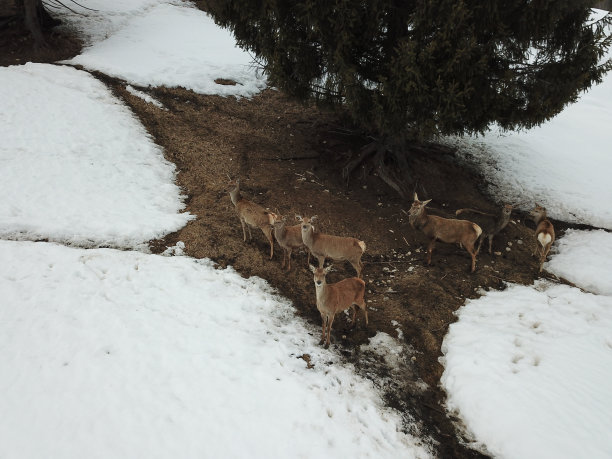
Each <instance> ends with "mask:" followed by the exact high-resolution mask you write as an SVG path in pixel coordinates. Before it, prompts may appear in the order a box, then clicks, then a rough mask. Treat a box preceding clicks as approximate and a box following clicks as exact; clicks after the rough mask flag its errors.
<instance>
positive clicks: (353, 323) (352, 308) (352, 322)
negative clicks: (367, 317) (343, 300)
mask: <svg viewBox="0 0 612 459" xmlns="http://www.w3.org/2000/svg"><path fill="white" fill-rule="evenodd" d="M351 310H352V311H353V318H352V319H351V326H350V327H349V330H350V329H352V328H353V327H354V326H355V317H356V316H357V308H356V307H355V303H353V304H351Z"/></svg>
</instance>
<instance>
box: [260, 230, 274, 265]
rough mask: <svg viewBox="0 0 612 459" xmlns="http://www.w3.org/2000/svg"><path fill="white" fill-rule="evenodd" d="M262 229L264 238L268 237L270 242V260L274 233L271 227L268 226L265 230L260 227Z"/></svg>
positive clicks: (272, 252)
mask: <svg viewBox="0 0 612 459" xmlns="http://www.w3.org/2000/svg"><path fill="white" fill-rule="evenodd" d="M262 231H263V233H264V234H265V236H266V238H267V239H268V242H270V260H271V259H272V257H273V256H274V235H273V234H272V227H270V228H268V229H267V230H264V229H263V228H262Z"/></svg>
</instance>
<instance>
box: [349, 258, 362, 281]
mask: <svg viewBox="0 0 612 459" xmlns="http://www.w3.org/2000/svg"><path fill="white" fill-rule="evenodd" d="M350 263H351V265H352V266H353V268H355V271H357V277H359V278H360V279H361V270H362V267H361V261H360V260H357V262H356V263H353V262H352V261H351V262H350Z"/></svg>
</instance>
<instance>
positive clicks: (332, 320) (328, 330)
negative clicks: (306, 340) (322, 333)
mask: <svg viewBox="0 0 612 459" xmlns="http://www.w3.org/2000/svg"><path fill="white" fill-rule="evenodd" d="M328 317H329V320H328V323H327V342H326V343H325V349H327V348H328V347H329V344H330V342H331V329H332V324H333V323H334V317H335V315H334V314H330V315H329V316H328Z"/></svg>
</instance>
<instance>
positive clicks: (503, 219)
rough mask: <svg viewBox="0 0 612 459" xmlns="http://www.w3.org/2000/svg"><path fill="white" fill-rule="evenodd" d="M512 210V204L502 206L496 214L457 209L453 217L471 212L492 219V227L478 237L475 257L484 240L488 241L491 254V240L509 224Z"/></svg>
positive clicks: (485, 229) (486, 228)
mask: <svg viewBox="0 0 612 459" xmlns="http://www.w3.org/2000/svg"><path fill="white" fill-rule="evenodd" d="M513 209H514V205H513V204H504V205H503V206H502V207H501V209H500V210H499V212H498V213H497V214H490V213H488V212H481V211H480V210H476V209H459V210H457V211H456V212H455V215H457V216H459V215H460V214H462V213H464V212H472V213H475V214H480V215H486V216H487V217H493V218H494V219H495V220H494V222H493V226H489V227H485V228H484V230H483V233H482V234H481V236H480V240H479V242H478V247H477V248H476V255H478V253H479V252H480V247H482V243H483V242H484V240H485V239H489V254H491V253H492V252H493V238H494V237H495V236H496V235H497V233H499V232H500V231H501V230H503V229H504V228H505V227H506V226H508V223H510V216H511V215H512V210H513Z"/></svg>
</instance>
